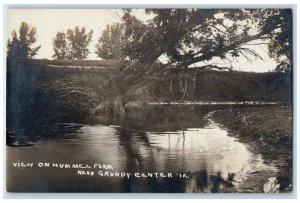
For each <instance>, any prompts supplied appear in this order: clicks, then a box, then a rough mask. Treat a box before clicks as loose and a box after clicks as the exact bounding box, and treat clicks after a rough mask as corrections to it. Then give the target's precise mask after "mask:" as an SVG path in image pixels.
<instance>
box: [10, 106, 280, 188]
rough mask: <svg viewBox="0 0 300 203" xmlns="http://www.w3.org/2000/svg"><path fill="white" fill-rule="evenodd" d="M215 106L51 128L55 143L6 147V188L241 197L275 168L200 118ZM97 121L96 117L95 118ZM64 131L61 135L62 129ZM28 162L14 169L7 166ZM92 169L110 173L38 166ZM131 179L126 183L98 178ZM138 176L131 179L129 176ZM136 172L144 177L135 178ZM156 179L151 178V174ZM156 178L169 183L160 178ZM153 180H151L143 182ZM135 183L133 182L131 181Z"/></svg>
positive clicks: (137, 112) (147, 111) (134, 112)
mask: <svg viewBox="0 0 300 203" xmlns="http://www.w3.org/2000/svg"><path fill="white" fill-rule="evenodd" d="M218 109H220V107H215V106H214V107H203V106H189V107H172V106H155V107H147V108H143V109H139V108H135V109H131V110H130V111H129V112H128V113H127V115H126V116H122V117H120V118H117V119H114V120H112V119H110V120H109V119H106V121H103V122H100V123H101V124H90V125H83V124H74V123H64V124H57V125H59V126H60V129H61V128H62V129H65V130H63V132H65V133H64V135H63V136H62V138H60V139H50V140H43V141H39V142H35V143H34V144H33V145H32V146H26V147H8V148H7V154H8V159H7V162H8V163H7V165H8V170H7V172H8V173H11V174H13V175H8V176H7V177H8V179H7V183H8V189H9V190H11V191H40V192H43V191H48V192H49V191H53V192H243V188H241V187H240V185H241V184H242V183H244V182H245V181H248V178H249V174H252V173H255V172H257V171H260V170H273V171H275V170H276V169H275V168H274V167H272V166H268V165H265V164H264V163H263V160H262V158H261V156H260V155H257V154H256V155H254V154H252V153H251V152H250V151H249V150H248V148H249V147H248V146H247V145H245V144H243V143H241V142H240V141H239V140H238V139H237V138H236V137H230V136H228V132H227V130H226V129H224V128H222V127H220V126H219V125H218V124H217V123H215V122H213V121H212V120H210V119H209V117H208V116H207V115H208V113H209V112H211V111H213V110H218ZM99 119H100V120H101V118H99ZM66 129H67V130H66ZM18 161H19V162H26V163H34V164H35V166H33V167H13V165H12V163H13V162H18ZM39 162H41V163H69V164H73V163H76V164H83V165H85V164H88V165H89V166H93V164H94V163H98V164H101V165H103V164H104V165H110V166H111V167H112V168H110V169H105V168H102V169H99V168H97V169H87V170H88V171H94V173H95V174H94V176H89V175H78V174H77V173H78V169H66V168H64V169H59V168H53V167H49V168H45V167H42V168H39V167H38V166H37V165H36V164H37V163H39ZM105 171H109V172H113V173H114V174H115V172H117V173H122V172H124V173H130V178H127V177H126V176H125V177H116V176H115V175H113V177H107V176H101V175H99V173H100V174H102V173H105ZM135 173H137V174H135ZM142 173H144V176H147V177H142ZM156 173H157V174H158V177H156V175H155V174H156ZM160 173H163V175H162V176H164V175H165V176H167V174H171V175H169V177H168V176H167V177H160V175H159V174H160ZM151 174H152V177H151V176H150V175H151ZM135 176H139V177H135Z"/></svg>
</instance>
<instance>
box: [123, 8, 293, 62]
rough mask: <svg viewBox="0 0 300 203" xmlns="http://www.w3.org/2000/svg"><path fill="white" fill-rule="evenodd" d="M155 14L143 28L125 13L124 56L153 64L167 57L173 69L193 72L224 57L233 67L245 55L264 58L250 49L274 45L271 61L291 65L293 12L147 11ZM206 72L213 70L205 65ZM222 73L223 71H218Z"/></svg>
mask: <svg viewBox="0 0 300 203" xmlns="http://www.w3.org/2000/svg"><path fill="white" fill-rule="evenodd" d="M145 12H146V13H147V14H151V15H154V17H153V18H152V20H150V21H148V22H147V23H144V22H142V21H140V20H138V19H137V18H136V17H134V16H133V15H132V14H131V11H130V10H126V11H125V12H124V15H123V22H124V25H125V36H126V38H127V39H128V42H127V44H129V45H130V46H125V47H126V49H127V50H126V52H125V54H126V55H127V56H128V57H129V58H130V59H133V60H134V59H136V60H140V61H148V62H150V63H151V62H153V61H155V60H157V58H158V57H160V56H162V55H165V56H167V58H168V60H169V62H170V64H172V65H180V66H181V67H184V68H186V67H189V66H191V65H195V64H197V63H199V62H200V63H201V62H205V63H207V62H209V61H211V60H212V59H214V58H220V59H222V60H224V61H225V60H226V61H229V62H232V61H233V60H235V59H236V58H238V57H240V56H243V57H245V58H246V59H248V60H249V61H251V60H253V58H261V57H260V55H259V54H258V53H257V52H256V51H255V49H254V48H252V47H251V44H250V42H252V43H253V42H255V44H254V45H258V44H265V43H267V44H268V45H269V53H270V56H272V57H273V58H275V59H276V60H277V61H278V62H280V61H282V60H284V61H283V62H282V63H283V64H286V65H287V64H288V66H290V64H291V55H292V54H291V53H292V49H291V46H292V32H291V10H290V9H146V11H145ZM201 67H203V68H206V67H209V66H207V65H202V66H201ZM219 68H220V67H219Z"/></svg>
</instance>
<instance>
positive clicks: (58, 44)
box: [52, 32, 71, 59]
mask: <svg viewBox="0 0 300 203" xmlns="http://www.w3.org/2000/svg"><path fill="white" fill-rule="evenodd" d="M52 45H53V50H54V55H53V56H52V57H54V58H56V59H71V54H70V46H69V44H68V41H67V36H66V33H64V32H57V34H56V36H55V38H54V39H53V43H52Z"/></svg>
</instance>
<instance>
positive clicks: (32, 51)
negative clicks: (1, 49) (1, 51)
mask: <svg viewBox="0 0 300 203" xmlns="http://www.w3.org/2000/svg"><path fill="white" fill-rule="evenodd" d="M36 40H37V38H36V28H35V27H31V26H30V25H28V24H27V23H26V22H22V23H21V25H20V28H19V35H18V34H17V32H16V31H13V32H12V38H11V39H8V42H7V57H8V58H9V59H11V60H26V59H31V58H33V57H34V56H35V55H36V54H37V52H38V50H39V49H40V48H41V46H37V47H33V45H34V44H35V42H36Z"/></svg>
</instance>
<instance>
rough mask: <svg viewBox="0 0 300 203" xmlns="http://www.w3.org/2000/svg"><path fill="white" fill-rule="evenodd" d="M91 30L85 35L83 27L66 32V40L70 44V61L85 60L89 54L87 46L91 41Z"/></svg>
mask: <svg viewBox="0 0 300 203" xmlns="http://www.w3.org/2000/svg"><path fill="white" fill-rule="evenodd" d="M92 34H93V30H90V32H88V33H86V30H85V27H83V28H81V29H79V27H78V26H76V27H75V29H74V30H72V29H69V30H68V31H67V39H68V40H69V42H70V55H71V58H72V59H86V58H87V56H88V54H89V49H88V45H89V43H90V42H91V41H92Z"/></svg>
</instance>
